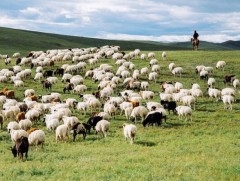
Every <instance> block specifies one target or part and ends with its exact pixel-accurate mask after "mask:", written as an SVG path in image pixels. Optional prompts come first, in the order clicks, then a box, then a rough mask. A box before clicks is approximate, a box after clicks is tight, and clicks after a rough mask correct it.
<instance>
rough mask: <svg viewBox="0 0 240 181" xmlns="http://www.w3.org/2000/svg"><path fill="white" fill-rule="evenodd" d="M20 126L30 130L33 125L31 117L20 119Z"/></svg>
mask: <svg viewBox="0 0 240 181" xmlns="http://www.w3.org/2000/svg"><path fill="white" fill-rule="evenodd" d="M18 124H19V127H20V128H21V129H23V130H25V131H27V130H29V129H30V128H31V127H32V121H30V120H29V119H23V120H21V121H19V123H18Z"/></svg>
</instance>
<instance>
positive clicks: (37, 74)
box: [34, 72, 43, 81]
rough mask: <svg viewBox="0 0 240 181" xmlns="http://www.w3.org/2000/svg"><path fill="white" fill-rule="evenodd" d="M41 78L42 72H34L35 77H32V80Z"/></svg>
mask: <svg viewBox="0 0 240 181" xmlns="http://www.w3.org/2000/svg"><path fill="white" fill-rule="evenodd" d="M41 79H43V73H41V72H38V73H36V74H35V77H34V80H39V81H40V80H41Z"/></svg>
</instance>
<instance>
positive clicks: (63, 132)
mask: <svg viewBox="0 0 240 181" xmlns="http://www.w3.org/2000/svg"><path fill="white" fill-rule="evenodd" d="M69 131H70V128H69V127H68V126H67V125H65V124H62V125H59V126H58V127H57V129H56V142H58V141H66V137H67V138H68V139H69V136H68V135H69Z"/></svg>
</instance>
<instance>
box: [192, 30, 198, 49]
mask: <svg viewBox="0 0 240 181" xmlns="http://www.w3.org/2000/svg"><path fill="white" fill-rule="evenodd" d="M198 37H199V34H198V33H197V31H196V30H195V31H194V34H193V38H192V40H191V42H192V44H193V49H197V48H198V45H199V40H198Z"/></svg>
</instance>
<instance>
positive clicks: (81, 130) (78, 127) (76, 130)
mask: <svg viewBox="0 0 240 181" xmlns="http://www.w3.org/2000/svg"><path fill="white" fill-rule="evenodd" d="M85 125H86V124H85ZM90 129H91V128H90ZM71 130H72V131H73V141H75V140H76V136H77V134H82V135H83V139H85V138H86V135H87V130H86V128H85V126H84V124H82V123H76V124H74V125H73V126H72V128H71ZM89 132H90V130H89Z"/></svg>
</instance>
